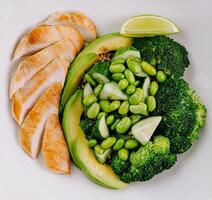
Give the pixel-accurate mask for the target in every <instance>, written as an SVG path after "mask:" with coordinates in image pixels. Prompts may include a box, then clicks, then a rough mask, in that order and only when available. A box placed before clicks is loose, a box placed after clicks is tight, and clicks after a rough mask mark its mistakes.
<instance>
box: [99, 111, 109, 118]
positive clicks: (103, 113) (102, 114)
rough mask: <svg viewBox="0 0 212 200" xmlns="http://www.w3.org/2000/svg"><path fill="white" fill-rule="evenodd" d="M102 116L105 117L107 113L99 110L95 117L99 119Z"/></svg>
mask: <svg viewBox="0 0 212 200" xmlns="http://www.w3.org/2000/svg"><path fill="white" fill-rule="evenodd" d="M103 116H105V117H107V113H105V112H100V113H99V114H98V116H97V119H101V118H102V117H103Z"/></svg>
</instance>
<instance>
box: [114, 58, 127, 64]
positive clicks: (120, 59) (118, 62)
mask: <svg viewBox="0 0 212 200" xmlns="http://www.w3.org/2000/svg"><path fill="white" fill-rule="evenodd" d="M123 63H125V59H124V58H117V59H115V60H113V61H112V65H113V64H123Z"/></svg>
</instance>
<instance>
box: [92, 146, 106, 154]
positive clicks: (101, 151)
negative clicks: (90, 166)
mask: <svg viewBox="0 0 212 200" xmlns="http://www.w3.org/2000/svg"><path fill="white" fill-rule="evenodd" d="M94 151H95V152H97V153H99V154H103V153H104V149H103V148H102V147H101V146H100V145H99V144H97V145H96V146H95V147H94Z"/></svg>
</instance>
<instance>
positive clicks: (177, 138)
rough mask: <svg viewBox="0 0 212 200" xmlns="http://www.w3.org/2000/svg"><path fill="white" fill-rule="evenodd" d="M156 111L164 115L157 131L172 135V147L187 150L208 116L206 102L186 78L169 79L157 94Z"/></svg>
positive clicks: (181, 151) (170, 136)
mask: <svg viewBox="0 0 212 200" xmlns="http://www.w3.org/2000/svg"><path fill="white" fill-rule="evenodd" d="M156 101H157V108H156V110H155V112H154V113H153V114H154V115H161V116H163V118H162V121H161V123H160V124H159V126H158V128H157V130H156V133H159V134H162V135H164V136H166V137H168V138H169V140H170V143H171V151H172V152H173V153H183V152H185V151H187V150H188V149H189V148H190V147H191V146H192V144H193V143H194V141H195V140H196V139H197V138H198V136H199V132H200V130H201V129H202V128H203V127H204V124H205V119H206V109H205V106H204V105H202V103H201V102H200V99H199V96H198V95H197V94H196V93H195V91H194V90H193V89H192V88H191V87H190V86H189V84H188V83H187V82H186V81H185V80H183V79H168V80H167V81H166V82H165V83H163V84H161V85H160V89H159V91H158V93H157V95H156Z"/></svg>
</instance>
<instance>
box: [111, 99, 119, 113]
mask: <svg viewBox="0 0 212 200" xmlns="http://www.w3.org/2000/svg"><path fill="white" fill-rule="evenodd" d="M120 105H121V102H120V101H118V100H116V101H113V102H111V104H110V111H114V110H117V109H118V108H119V106H120Z"/></svg>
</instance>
